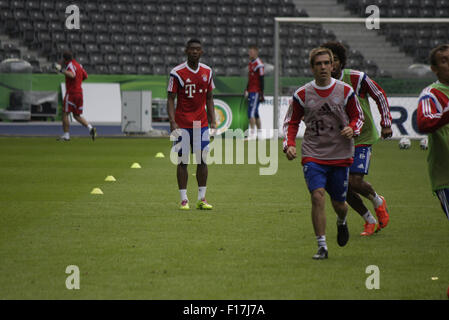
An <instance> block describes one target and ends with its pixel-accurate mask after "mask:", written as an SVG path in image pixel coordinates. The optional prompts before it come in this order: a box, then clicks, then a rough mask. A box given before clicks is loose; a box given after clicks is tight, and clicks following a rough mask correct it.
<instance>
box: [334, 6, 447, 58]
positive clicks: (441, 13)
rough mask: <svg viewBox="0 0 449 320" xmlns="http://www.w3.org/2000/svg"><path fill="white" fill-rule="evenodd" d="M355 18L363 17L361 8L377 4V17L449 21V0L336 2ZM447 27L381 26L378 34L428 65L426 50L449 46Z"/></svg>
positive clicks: (435, 25)
mask: <svg viewBox="0 0 449 320" xmlns="http://www.w3.org/2000/svg"><path fill="white" fill-rule="evenodd" d="M338 2H339V3H343V4H344V5H345V7H346V9H348V10H349V11H351V12H352V13H353V14H355V15H357V16H362V17H366V13H365V8H366V7H367V6H368V5H377V6H378V7H379V9H380V16H381V17H391V18H399V17H407V18H449V0H391V1H386V0H338ZM448 30H449V26H448V25H445V24H434V25H432V24H400V25H398V24H395V25H393V24H384V25H383V26H382V28H380V29H379V30H378V32H379V33H380V34H382V35H385V37H386V38H387V39H388V41H390V42H391V43H392V44H394V45H396V46H398V47H399V48H400V49H401V51H403V52H405V53H406V54H407V55H408V56H410V57H412V58H413V59H414V61H415V62H418V63H428V55H429V51H430V50H431V49H432V48H434V47H435V46H437V45H438V44H442V43H449V32H448Z"/></svg>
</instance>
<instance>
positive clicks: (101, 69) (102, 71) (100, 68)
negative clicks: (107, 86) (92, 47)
mask: <svg viewBox="0 0 449 320" xmlns="http://www.w3.org/2000/svg"><path fill="white" fill-rule="evenodd" d="M95 71H96V72H97V73H99V74H108V73H109V69H108V66H107V65H105V64H97V65H95Z"/></svg>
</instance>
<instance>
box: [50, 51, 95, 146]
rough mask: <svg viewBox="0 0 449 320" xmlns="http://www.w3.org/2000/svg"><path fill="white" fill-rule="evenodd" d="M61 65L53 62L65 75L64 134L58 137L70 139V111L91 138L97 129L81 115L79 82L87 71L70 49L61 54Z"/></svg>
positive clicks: (81, 103)
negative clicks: (74, 57)
mask: <svg viewBox="0 0 449 320" xmlns="http://www.w3.org/2000/svg"><path fill="white" fill-rule="evenodd" d="M62 58H63V65H60V64H55V68H56V70H57V71H58V72H60V73H62V74H64V75H65V86H66V93H65V96H64V101H63V107H62V128H63V131H64V134H63V135H62V136H61V137H60V138H59V140H62V141H68V140H70V133H69V130H70V123H69V114H70V113H72V114H73V117H74V118H75V120H76V121H78V122H79V123H81V124H82V125H83V126H84V127H86V128H87V129H88V130H89V134H90V136H91V138H92V140H95V137H96V136H97V130H96V129H95V128H94V127H93V126H92V125H91V124H90V123H88V122H87V120H86V119H85V118H83V117H82V116H81V115H82V113H83V89H82V87H81V84H82V82H83V81H84V80H86V79H87V72H86V70H84V68H83V66H82V65H80V64H79V63H78V62H77V61H76V60H75V59H73V55H72V53H71V52H70V51H65V52H64V53H63V55H62Z"/></svg>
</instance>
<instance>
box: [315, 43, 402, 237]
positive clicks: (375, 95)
mask: <svg viewBox="0 0 449 320" xmlns="http://www.w3.org/2000/svg"><path fill="white" fill-rule="evenodd" d="M322 46H323V47H325V48H328V49H330V50H331V51H332V53H333V54H334V69H333V71H332V77H334V78H335V79H339V80H341V81H343V82H345V83H347V84H349V85H350V86H352V88H353V89H354V91H355V95H356V97H357V99H358V100H359V103H360V106H361V107H362V110H363V115H364V117H365V122H364V124H363V127H362V130H361V133H360V135H359V136H358V137H356V138H354V144H355V152H354V162H353V163H352V165H351V167H350V168H349V187H348V196H347V198H346V201H347V202H348V204H349V205H350V206H351V207H352V208H353V209H354V210H355V211H356V212H357V213H358V214H359V215H360V217H361V218H362V219H363V220H364V221H365V225H364V230H363V232H362V233H360V235H362V236H371V235H373V234H374V232H375V231H376V226H377V231H379V230H381V229H382V228H385V227H386V226H387V225H388V222H389V220H390V215H389V212H388V208H387V202H386V200H385V198H384V197H383V196H382V195H379V194H378V193H377V191H376V189H375V188H374V186H373V185H371V183H369V182H368V181H366V180H365V176H366V175H368V172H369V167H370V164H371V156H372V153H373V148H372V145H373V144H375V143H377V142H378V141H379V133H378V132H377V128H376V124H375V121H374V117H373V114H372V112H371V105H370V103H369V100H368V98H369V96H370V97H371V98H372V99H373V100H374V101H375V102H376V105H377V109H378V111H379V114H380V117H381V121H380V126H381V132H380V136H381V137H382V139H386V138H389V137H391V136H392V134H393V131H392V129H391V119H392V117H391V114H390V106H389V104H388V100H387V96H386V94H385V91H384V90H383V89H382V88H381V87H380V86H379V85H378V84H377V83H376V82H375V81H374V80H372V79H371V78H370V77H369V76H368V75H367V74H366V73H364V72H362V71H358V70H354V69H350V68H345V66H346V61H347V50H346V48H345V47H344V46H343V45H342V44H341V43H340V42H337V41H329V42H326V43H324V44H323V45H322ZM362 196H363V197H364V198H366V199H368V200H370V201H371V203H372V204H373V207H374V211H375V213H376V216H377V219H378V221H379V223H377V220H376V218H375V217H374V216H373V214H372V213H371V211H370V210H369V209H368V208H367V207H366V206H365V204H364V203H363V200H362Z"/></svg>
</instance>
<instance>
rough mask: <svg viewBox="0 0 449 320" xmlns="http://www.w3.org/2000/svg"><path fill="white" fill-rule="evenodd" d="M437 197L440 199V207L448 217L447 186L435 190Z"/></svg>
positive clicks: (448, 199) (448, 192)
mask: <svg viewBox="0 0 449 320" xmlns="http://www.w3.org/2000/svg"><path fill="white" fill-rule="evenodd" d="M435 192H436V194H437V196H438V199H440V203H441V208H442V209H443V212H444V213H445V214H446V217H447V218H448V219H449V188H447V189H440V190H437V191H435Z"/></svg>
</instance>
